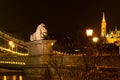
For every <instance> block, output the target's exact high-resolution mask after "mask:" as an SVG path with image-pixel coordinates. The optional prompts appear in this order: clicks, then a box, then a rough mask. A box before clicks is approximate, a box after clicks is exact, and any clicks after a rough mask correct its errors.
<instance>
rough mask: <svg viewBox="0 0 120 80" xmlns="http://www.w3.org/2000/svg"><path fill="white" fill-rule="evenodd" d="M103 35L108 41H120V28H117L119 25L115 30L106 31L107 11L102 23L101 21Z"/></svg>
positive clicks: (109, 42)
mask: <svg viewBox="0 0 120 80" xmlns="http://www.w3.org/2000/svg"><path fill="white" fill-rule="evenodd" d="M101 37H105V38H106V43H108V44H111V43H115V42H120V30H117V26H116V27H115V30H114V31H110V32H109V33H106V20H105V13H104V12H103V17H102V23H101Z"/></svg>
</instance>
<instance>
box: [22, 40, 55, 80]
mask: <svg viewBox="0 0 120 80" xmlns="http://www.w3.org/2000/svg"><path fill="white" fill-rule="evenodd" d="M54 42H55V40H35V41H30V42H27V43H26V44H27V46H28V54H29V56H28V60H27V62H26V67H25V69H24V70H25V73H26V76H27V79H28V78H29V80H44V77H45V75H46V74H47V73H48V72H47V73H46V71H48V66H49V58H50V55H52V45H53V44H54ZM45 79H46V80H48V79H47V78H45Z"/></svg>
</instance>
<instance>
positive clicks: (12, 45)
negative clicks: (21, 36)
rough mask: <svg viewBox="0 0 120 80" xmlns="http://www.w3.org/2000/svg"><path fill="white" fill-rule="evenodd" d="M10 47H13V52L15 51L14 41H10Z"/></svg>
mask: <svg viewBox="0 0 120 80" xmlns="http://www.w3.org/2000/svg"><path fill="white" fill-rule="evenodd" d="M9 45H10V46H11V47H12V51H13V48H14V47H15V45H14V43H13V41H9Z"/></svg>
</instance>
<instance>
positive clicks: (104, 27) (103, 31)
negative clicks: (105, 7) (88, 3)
mask: <svg viewBox="0 0 120 80" xmlns="http://www.w3.org/2000/svg"><path fill="white" fill-rule="evenodd" d="M105 35H106V20H105V14H104V12H103V17H102V23H101V37H105Z"/></svg>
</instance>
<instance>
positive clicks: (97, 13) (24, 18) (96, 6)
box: [0, 0, 120, 35]
mask: <svg viewBox="0 0 120 80" xmlns="http://www.w3.org/2000/svg"><path fill="white" fill-rule="evenodd" d="M103 11H104V12H105V16H106V22H107V29H108V28H109V29H113V28H114V27H115V24H117V26H118V29H120V1H119V0H6V1H5V0H4V1H0V28H1V29H3V30H5V31H7V32H15V33H22V34H28V35H29V34H32V33H33V32H35V30H36V28H37V26H38V25H39V24H40V23H45V25H46V26H47V29H48V33H74V32H79V31H81V30H84V29H85V28H87V27H93V28H95V29H96V30H99V29H100V25H101V19H102V13H103Z"/></svg>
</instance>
